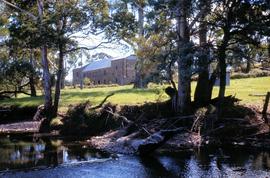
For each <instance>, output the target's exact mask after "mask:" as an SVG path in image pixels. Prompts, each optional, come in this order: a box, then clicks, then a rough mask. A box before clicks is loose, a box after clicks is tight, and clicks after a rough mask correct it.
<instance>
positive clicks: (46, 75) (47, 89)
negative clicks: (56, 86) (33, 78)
mask: <svg viewBox="0 0 270 178" xmlns="http://www.w3.org/2000/svg"><path fill="white" fill-rule="evenodd" d="M41 56H42V59H41V60H42V68H43V89H44V95H45V96H44V99H45V102H44V110H45V113H46V115H47V116H48V117H49V116H50V112H51V109H52V90H51V75H50V72H49V63H48V59H47V46H45V45H43V46H42V47H41Z"/></svg>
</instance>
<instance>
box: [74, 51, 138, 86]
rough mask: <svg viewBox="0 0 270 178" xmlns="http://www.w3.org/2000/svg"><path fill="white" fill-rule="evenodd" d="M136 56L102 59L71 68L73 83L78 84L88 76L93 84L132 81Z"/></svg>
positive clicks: (128, 82)
mask: <svg viewBox="0 0 270 178" xmlns="http://www.w3.org/2000/svg"><path fill="white" fill-rule="evenodd" d="M136 59H137V58H136V56H135V55H131V56H128V57H124V58H115V59H102V60H98V61H94V62H92V63H90V64H88V65H85V66H83V67H81V68H77V69H74V70H73V84H74V85H76V84H80V82H81V81H82V80H83V79H84V78H89V79H90V81H91V82H92V83H93V84H94V85H99V84H119V85H126V84H130V83H132V82H134V79H135V63H136Z"/></svg>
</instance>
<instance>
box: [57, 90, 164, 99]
mask: <svg viewBox="0 0 270 178" xmlns="http://www.w3.org/2000/svg"><path fill="white" fill-rule="evenodd" d="M82 91H83V90H82ZM159 91H160V89H133V88H130V89H121V90H115V91H114V90H111V91H110V90H108V91H87V92H85V91H83V92H64V93H62V95H61V96H62V97H63V98H65V99H70V98H75V97H79V98H87V97H101V96H104V97H106V96H107V95H108V94H110V93H114V94H155V93H157V92H159Z"/></svg>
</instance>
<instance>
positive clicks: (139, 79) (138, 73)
mask: <svg viewBox="0 0 270 178" xmlns="http://www.w3.org/2000/svg"><path fill="white" fill-rule="evenodd" d="M137 8H138V16H139V18H138V24H139V37H140V38H142V37H143V36H144V27H143V23H144V11H143V7H142V6H140V5H138V7H137ZM138 46H139V49H141V45H140V44H138ZM142 63H143V59H138V60H137V64H136V67H135V80H134V88H146V87H147V84H146V82H145V81H144V79H143V76H142V65H143V64H142Z"/></svg>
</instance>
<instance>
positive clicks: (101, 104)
mask: <svg viewBox="0 0 270 178" xmlns="http://www.w3.org/2000/svg"><path fill="white" fill-rule="evenodd" d="M113 95H114V93H111V94H109V95H107V96H106V97H105V98H104V99H103V100H102V101H101V103H100V104H99V105H97V106H94V107H92V108H90V109H98V108H101V107H102V106H103V104H104V103H105V102H106V101H107V99H108V98H109V97H111V96H113Z"/></svg>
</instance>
